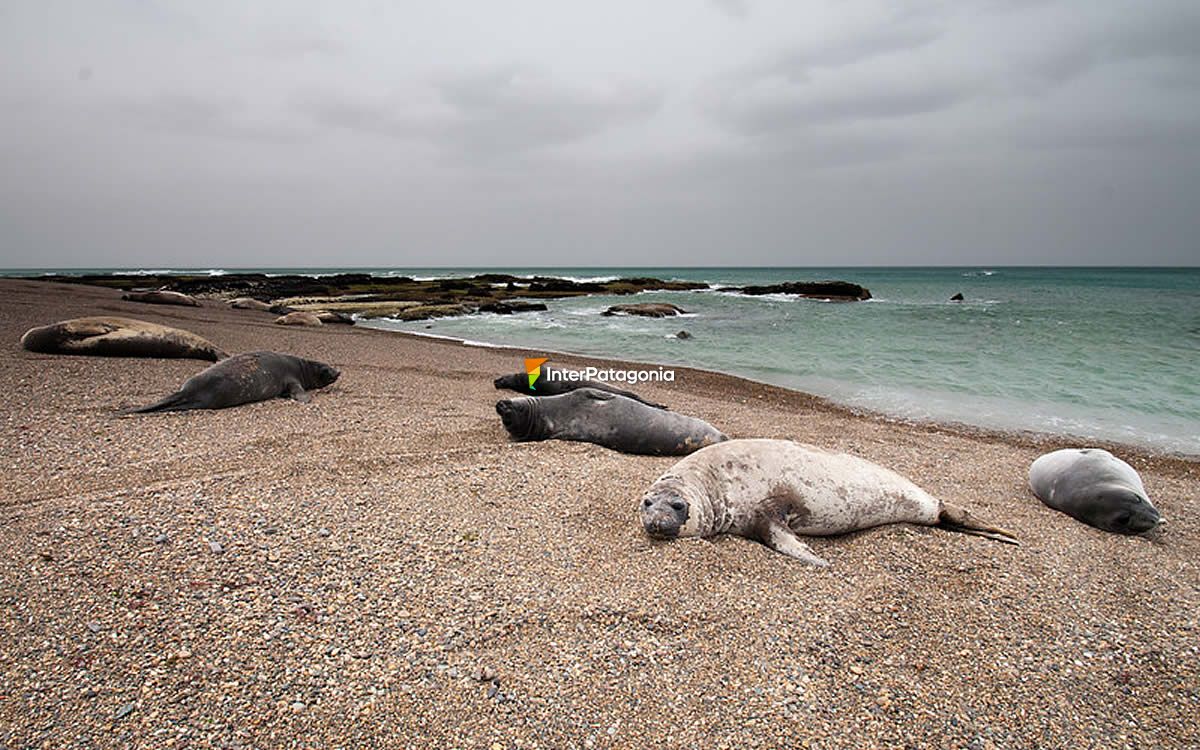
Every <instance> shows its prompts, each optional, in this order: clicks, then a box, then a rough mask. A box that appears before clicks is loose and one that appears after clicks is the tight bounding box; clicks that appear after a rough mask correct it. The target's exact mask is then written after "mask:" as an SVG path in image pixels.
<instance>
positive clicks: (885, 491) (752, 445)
mask: <svg viewBox="0 0 1200 750" xmlns="http://www.w3.org/2000/svg"><path fill="white" fill-rule="evenodd" d="M641 520H642V528H643V529H645V531H646V533H647V534H649V535H650V536H652V537H656V538H660V539H673V538H675V537H690V536H700V537H707V536H713V535H716V534H724V533H729V534H736V535H737V536H743V537H746V538H748V539H754V540H756V541H759V542H762V543H763V544H765V545H767V546H768V547H770V548H771V549H773V550H775V551H776V552H782V553H783V554H785V555H790V556H792V557H795V558H797V559H799V560H802V561H804V562H806V563H808V564H810V565H817V566H819V567H826V566H827V565H829V563H827V562H826V561H825V560H823V559H821V558H820V557H818V556H817V555H816V553H814V552H813V551H812V549H811V548H809V546H808V545H807V544H805V543H804V542H802V541H800V539H799V537H798V536H797V535H798V534H803V535H809V536H831V535H835V534H845V533H847V532H851V531H858V530H859V529H868V528H871V527H873V526H882V525H884V524H889V523H915V524H921V525H923V526H939V527H941V528H944V529H949V530H952V531H960V532H964V533H967V534H976V535H978V536H985V537H988V538H991V539H995V540H997V541H1001V542H1008V543H1010V544H1018V542H1017V540H1016V539H1015V538H1013V536H1012V534H1010V533H1009V532H1007V531H1004V530H1003V529H998V528H995V527H992V526H987V525H984V524H981V523H980V522H979V521H977V520H975V519H974V518H973V517H972V516H971V514H970V513H969V512H967V511H966V510H964V509H962V508H958V507H955V506H953V505H950V504H949V503H944V502H942V501H941V500H938V499H937V498H936V497H934V496H933V495H930V494H929V493H927V492H925V491H924V490H922V489H921V488H920V487H918V486H917V485H915V484H913V483H912V482H910V481H909V480H907V479H905V478H904V477H902V476H900V475H899V474H897V473H896V472H894V471H891V470H889V469H885V468H884V467H882V466H879V465H878V464H874V463H871V462H870V461H867V460H866V459H862V458H858V457H857V456H851V455H849V454H847V453H832V452H829V451H825V450H821V449H820V448H816V447H813V446H811V445H803V444H801V443H794V442H792V441H790V440H730V441H728V442H724V443H719V444H717V445H711V446H709V447H707V448H704V449H702V450H699V451H696V452H695V453H693V454H692V455H690V456H688V457H687V458H685V459H683V460H682V461H680V462H679V463H677V464H675V465H674V466H672V467H671V468H670V469H669V470H668V471H667V473H665V474H663V475H662V476H661V477H659V478H658V480H657V481H655V482H654V484H652V485H651V486H650V489H649V490H647V491H646V494H645V495H643V496H642V503H641Z"/></svg>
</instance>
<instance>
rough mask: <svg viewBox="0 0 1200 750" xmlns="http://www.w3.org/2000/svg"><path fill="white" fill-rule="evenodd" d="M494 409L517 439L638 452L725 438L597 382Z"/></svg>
mask: <svg viewBox="0 0 1200 750" xmlns="http://www.w3.org/2000/svg"><path fill="white" fill-rule="evenodd" d="M496 413H498V414H499V415H500V419H501V420H502V421H503V422H504V429H506V430H508V433H509V434H510V435H512V436H513V437H514V438H516V439H517V440H549V439H555V440H580V441H583V442H586V443H595V444H596V445H602V446H604V447H605V448H611V449H612V450H615V451H621V452H622V453H634V454H639V455H651V456H683V455H686V454H688V453H691V452H692V451H694V450H698V449H700V448H703V447H704V446H706V445H711V444H713V443H718V442H720V441H722V440H727V439H728V438H726V437H725V435H723V434H722V433H721V432H720V431H719V430H718V429H717V428H715V427H713V426H712V425H710V424H709V423H708V422H705V421H704V420H702V419H696V418H695V417H688V416H685V415H683V414H677V413H675V412H672V411H666V410H664V409H656V408H654V407H653V406H648V405H646V404H643V403H642V402H640V401H635V400H633V399H631V398H626V397H625V396H618V395H617V394H615V393H609V392H608V391H599V390H596V389H595V388H579V389H578V390H574V391H571V392H570V393H564V394H562V395H560V396H546V397H544V398H529V397H525V398H514V399H510V400H508V401H500V402H499V403H497V404H496Z"/></svg>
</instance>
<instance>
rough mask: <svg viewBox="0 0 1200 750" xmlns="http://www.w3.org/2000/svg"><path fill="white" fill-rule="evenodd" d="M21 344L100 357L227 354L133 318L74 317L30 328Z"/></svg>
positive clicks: (213, 357)
mask: <svg viewBox="0 0 1200 750" xmlns="http://www.w3.org/2000/svg"><path fill="white" fill-rule="evenodd" d="M21 346H23V347H25V348H26V349H28V350H29V351H31V352H41V353H43V354H90V355H94V356H99V357H166V358H186V359H207V360H209V361H210V362H215V361H216V360H218V359H223V358H224V357H227V356H228V355H227V354H225V352H223V351H221V350H220V349H218V348H217V347H215V346H213V345H212V344H211V343H209V341H207V340H206V339H203V338H201V337H200V336H197V335H196V334H194V333H191V332H189V331H182V330H180V329H178V328H169V327H167V326H160V325H157V324H155V323H147V322H146V321H144V320H134V319H133V318H116V317H94V318H72V319H71V320H62V321H59V322H58V323H54V324H51V325H48V326H41V327H38V328H31V329H29V330H28V331H26V332H25V335H24V336H22V337H21Z"/></svg>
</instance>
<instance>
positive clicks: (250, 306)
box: [229, 297, 271, 312]
mask: <svg viewBox="0 0 1200 750" xmlns="http://www.w3.org/2000/svg"><path fill="white" fill-rule="evenodd" d="M229 306H230V307H232V308H233V309H235V310H262V311H263V312H266V311H268V310H270V309H271V305H270V304H269V303H266V302H263V301H262V300H258V299H254V298H253V297H238V298H237V299H231V300H229Z"/></svg>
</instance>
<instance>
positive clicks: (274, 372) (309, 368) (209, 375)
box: [133, 352, 341, 414]
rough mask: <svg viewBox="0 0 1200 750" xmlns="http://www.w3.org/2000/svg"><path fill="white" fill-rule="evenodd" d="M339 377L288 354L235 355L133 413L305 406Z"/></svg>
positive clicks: (321, 365) (319, 364) (321, 364)
mask: <svg viewBox="0 0 1200 750" xmlns="http://www.w3.org/2000/svg"><path fill="white" fill-rule="evenodd" d="M340 374H341V373H339V372H338V371H337V370H336V369H334V368H332V367H330V366H329V365H327V364H325V363H324V362H316V361H314V360H311V359H301V358H300V357H293V356H292V355H290V354H278V353H276V352H249V353H246V354H238V355H236V356H233V357H230V358H229V359H226V360H223V361H221V362H218V363H217V364H215V365H212V366H211V367H209V368H207V369H205V370H203V371H202V372H199V373H197V374H196V375H193V376H192V377H190V378H188V380H187V382H185V383H184V384H183V387H182V388H180V389H179V390H178V391H176V392H175V393H172V394H171V395H170V396H167V397H166V398H164V399H162V400H161V401H158V402H156V403H153V404H151V405H149V406H143V407H142V408H140V409H134V412H133V413H139V414H144V413H146V412H155V411H186V410H188V409H224V408H226V407H229V406H238V405H240V404H249V403H252V402H254V401H266V400H267V399H271V398H279V397H286V398H291V399H295V400H296V401H300V402H301V403H308V402H309V401H311V400H312V394H310V393H309V391H313V390H316V389H318V388H324V387H325V386H327V385H329V384H330V383H332V382H333V381H335V380H337V379H338V375H340Z"/></svg>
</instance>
